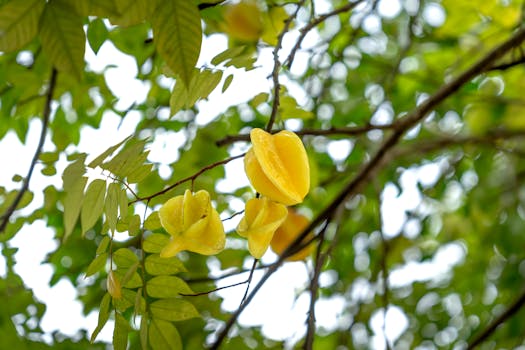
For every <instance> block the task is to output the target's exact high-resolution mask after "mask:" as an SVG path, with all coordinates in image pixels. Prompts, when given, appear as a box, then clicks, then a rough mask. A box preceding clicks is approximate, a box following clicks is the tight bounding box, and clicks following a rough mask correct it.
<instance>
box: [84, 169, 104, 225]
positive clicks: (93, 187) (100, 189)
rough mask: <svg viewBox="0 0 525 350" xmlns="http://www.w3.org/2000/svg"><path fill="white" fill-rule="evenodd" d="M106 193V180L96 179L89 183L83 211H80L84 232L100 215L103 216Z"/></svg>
mask: <svg viewBox="0 0 525 350" xmlns="http://www.w3.org/2000/svg"><path fill="white" fill-rule="evenodd" d="M105 195H106V180H101V179H96V180H93V182H91V183H90V184H89V186H88V188H87V190H86V195H85V196H84V201H83V203H82V211H81V212H80V223H81V224H82V234H84V233H86V232H87V230H89V229H90V228H92V227H93V225H95V223H96V222H97V220H98V219H99V218H100V216H102V212H103V211H104V197H105Z"/></svg>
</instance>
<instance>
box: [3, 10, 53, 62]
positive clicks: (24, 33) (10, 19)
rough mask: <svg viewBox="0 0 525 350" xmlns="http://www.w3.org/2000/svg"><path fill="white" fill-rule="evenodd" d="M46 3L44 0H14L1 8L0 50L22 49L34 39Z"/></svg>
mask: <svg viewBox="0 0 525 350" xmlns="http://www.w3.org/2000/svg"><path fill="white" fill-rule="evenodd" d="M45 5H46V2H45V1H44V0H12V1H10V2H8V3H7V4H5V5H4V6H2V7H1V8H0V51H3V52H12V51H16V50H20V49H21V48H23V47H24V46H25V45H27V44H28V43H29V42H30V41H31V40H33V38H34V37H35V36H36V35H37V33H38V23H39V21H40V16H41V15H42V12H43V11H44V7H45Z"/></svg>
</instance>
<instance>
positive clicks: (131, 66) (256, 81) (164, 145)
mask: <svg viewBox="0 0 525 350" xmlns="http://www.w3.org/2000/svg"><path fill="white" fill-rule="evenodd" d="M386 3H387V1H380V2H379V10H380V12H381V13H382V14H383V15H384V17H388V16H394V15H395V14H396V13H397V12H399V9H400V6H401V2H400V1H397V0H396V1H389V5H386ZM410 3H411V1H405V6H409V5H410ZM318 4H319V8H318V9H317V10H318V12H320V13H322V12H326V11H328V10H329V6H330V5H329V4H328V2H324V1H320V2H318ZM407 4H408V5H407ZM428 11H438V12H439V9H430V10H428ZM432 17H435V16H432ZM365 23H366V26H367V28H368V31H369V32H374V31H377V30H378V29H380V20H378V18H372V17H371V18H370V19H367V22H365ZM296 35H297V33H295V34H290V35H288V36H287V37H286V40H285V43H284V46H285V47H290V45H291V43H293V42H294V41H293V40H294V38H296ZM317 39H318V38H317V37H316V34H315V31H312V33H311V34H310V35H309V36H308V37H307V38H306V40H305V45H306V46H308V43H309V42H311V43H313V42H316V41H317ZM226 47H227V41H226V39H225V37H223V36H221V35H213V36H211V37H209V38H205V41H204V43H203V45H202V52H201V56H200V58H199V62H198V64H197V66H202V65H203V64H205V63H206V62H209V61H210V60H211V58H212V57H213V56H215V55H216V54H217V53H218V52H220V51H222V50H224V49H225V48H226ZM305 55H306V53H304V52H299V53H298V54H297V56H296V58H295V64H294V66H293V70H292V73H294V74H301V72H302V71H303V70H304V69H306V62H307V60H306V56H305ZM285 56H286V50H284V52H283V57H285ZM86 61H87V63H88V66H89V67H90V69H92V70H95V71H102V70H103V69H104V67H106V66H108V65H114V66H115V67H114V68H109V69H107V71H106V73H105V76H106V81H107V83H108V86H109V87H110V89H111V90H112V91H113V93H114V94H115V95H116V96H118V97H119V102H118V104H117V108H118V109H121V110H124V109H126V108H128V107H129V106H130V105H131V104H132V103H134V102H135V101H141V100H142V99H144V98H145V96H146V94H147V87H145V86H144V85H143V84H142V83H141V82H140V81H139V80H137V79H135V78H134V77H135V76H136V74H137V67H136V64H135V62H134V60H133V59H132V58H131V57H129V56H127V55H124V54H122V53H120V52H119V51H118V50H116V49H115V48H114V47H113V45H112V44H110V43H105V44H104V45H103V46H102V48H101V49H100V51H99V53H98V54H97V55H95V54H94V53H93V52H92V51H91V50H90V49H89V47H86ZM272 63H273V62H272V52H271V51H270V50H269V49H268V50H263V51H262V54H261V57H260V59H259V61H258V62H257V64H256V65H257V66H259V68H257V69H255V70H252V71H250V72H240V71H238V70H236V71H235V73H236V76H235V79H234V80H233V83H232V85H231V86H230V87H229V89H228V90H227V91H226V93H224V94H221V93H220V92H219V91H215V92H213V93H212V94H211V95H210V98H209V100H208V101H203V102H200V103H199V114H198V116H197V122H198V123H202V124H205V123H207V122H209V121H210V120H212V119H213V118H214V117H216V116H217V115H218V113H221V112H222V111H225V110H226V109H227V107H228V106H230V105H235V104H239V103H242V102H245V101H248V100H249V99H250V98H252V97H253V96H255V95H257V94H258V93H260V92H269V91H270V89H271V87H272V85H271V81H270V80H269V79H268V76H269V74H270V72H271V70H272V68H273V66H272ZM232 71H233V68H232ZM228 73H229V72H225V74H224V75H223V76H224V77H226V76H227V75H228ZM283 82H284V83H285V84H287V86H288V89H289V91H290V93H291V94H292V95H293V96H294V97H296V99H297V100H298V102H299V103H305V102H306V96H305V93H304V91H303V90H302V89H301V88H300V87H298V86H296V85H294V84H292V83H289V82H287V81H286V80H283ZM166 83H170V82H169V81H168V80H167V81H166ZM219 86H221V84H219ZM139 119H140V115H138V113H137V112H132V113H129V114H128V115H127V116H126V118H124V120H123V121H122V120H121V118H120V117H118V116H116V115H114V114H111V113H108V114H107V115H105V116H104V118H103V122H102V124H101V127H100V128H99V129H93V128H91V127H85V128H84V129H83V130H82V134H81V141H80V144H79V146H78V151H79V152H86V153H88V154H90V155H97V154H100V153H101V152H103V151H104V150H105V149H106V148H108V147H109V146H112V145H113V144H115V143H116V142H118V141H120V140H122V139H124V138H125V137H126V136H128V135H129V134H131V133H132V132H133V131H134V128H135V125H136V124H137V123H138V121H139ZM387 119H388V118H387ZM385 122H386V121H385ZM288 123H289V124H287V127H289V128H291V129H292V130H293V129H297V128H299V127H300V123H298V122H296V121H293V120H291V121H289V122H288ZM40 128H41V125H40V122H39V121H37V120H34V121H33V122H32V123H31V124H30V128H29V134H28V137H27V142H26V144H21V143H20V142H19V140H18V139H17V137H16V136H15V134H14V133H8V134H7V135H6V136H5V137H4V139H2V140H0V164H10V166H9V171H1V172H0V183H2V184H5V186H6V187H8V188H16V187H18V186H19V184H15V183H13V182H12V181H11V178H12V176H13V175H14V174H21V175H23V174H25V173H26V172H27V167H28V165H29V164H30V161H31V158H32V155H33V152H34V150H35V148H36V144H37V141H38V135H39V133H40ZM175 136H176V135H175ZM92 140H97V142H93V141H92ZM182 142H183V140H181V139H180V138H178V137H174V135H172V134H159V135H156V136H155V139H154V140H153V142H152V143H151V145H150V156H149V159H150V160H151V161H155V162H159V161H160V162H162V161H163V162H164V163H166V164H168V163H170V162H173V161H174V160H175V159H169V158H167V157H166V150H167V149H174V148H178V146H179V145H180V144H182ZM352 146H353V145H352V142H351V141H348V140H340V141H331V142H329V143H328V145H327V147H326V152H327V153H328V154H329V155H330V156H331V157H332V158H333V159H334V160H335V161H342V160H344V159H345V158H346V156H347V155H348V154H349V153H350V152H351V151H352ZM51 147H52V143H51V141H50V140H49V138H48V139H47V140H46V144H45V146H44V150H49V151H52V150H53V149H52V148H51ZM15 155H16V156H15ZM66 165H67V163H66V161H65V158H64V157H62V158H61V159H60V161H59V163H58V164H57V172H58V174H59V175H57V176H55V177H46V176H43V175H41V174H40V172H39V168H38V167H37V169H36V170H35V172H34V176H33V178H32V181H31V184H30V188H31V190H33V191H34V192H35V201H34V204H33V205H32V206H31V207H33V208H34V207H37V206H38V205H39V204H40V203H42V201H43V196H42V194H41V193H39V192H38V189H39V188H44V187H45V186H47V185H49V184H53V185H55V186H56V187H61V179H60V174H61V172H62V170H63V169H64V167H65V166H66ZM445 166H446V164H440V163H430V164H427V165H425V166H423V167H420V168H417V169H416V168H415V169H408V170H406V171H405V172H404V173H403V174H402V175H401V181H400V183H401V188H398V187H396V186H394V185H393V184H387V185H386V186H385V188H384V190H383V192H382V207H381V210H382V219H383V225H384V226H383V233H384V234H385V236H386V237H387V238H391V237H395V236H396V235H399V234H406V235H417V234H418V230H419V228H418V227H417V224H416V223H413V222H412V223H410V221H407V217H406V214H405V211H406V210H407V209H410V210H415V209H420V208H424V207H425V205H428V204H425V203H424V201H423V199H422V197H421V194H420V192H419V191H418V190H417V187H416V184H417V183H419V184H421V185H423V186H431V185H433V183H435V181H437V179H438V178H439V175H440V172H441V170H442V168H443V167H445ZM160 171H163V170H162V169H160ZM165 171H168V170H166V169H165ZM246 185H248V180H247V179H246V177H245V176H244V170H243V165H242V160H237V161H233V162H230V163H229V164H227V165H226V178H225V180H223V181H222V182H221V183H220V185H219V188H220V189H221V190H224V191H228V190H232V189H234V188H236V187H242V186H246ZM237 205H239V206H240V207H242V206H243V203H242V202H240V201H239V203H237ZM31 207H29V208H28V209H25V210H22V211H20V212H19V213H18V215H23V214H24V212H28V210H30V209H31ZM238 219H240V218H237V219H236V220H231V221H229V222H228V223H227V225H229V227H226V229H227V230H228V229H233V228H234V227H235V225H236V223H237V221H238ZM410 225H411V226H410ZM53 236H54V233H53V232H52V230H51V229H49V228H47V227H45V225H44V223H43V222H39V221H37V222H35V223H34V224H32V225H26V226H24V227H23V228H22V230H21V231H20V232H19V233H18V234H17V235H16V237H15V238H14V239H13V240H12V241H11V245H12V246H14V247H18V248H19V252H18V253H17V254H16V260H17V264H16V267H15V270H16V272H17V273H18V274H20V276H21V277H22V278H23V279H24V281H25V283H26V284H27V286H28V287H29V288H31V289H33V291H34V293H35V296H36V297H37V298H38V299H39V300H41V301H43V302H45V303H46V305H47V311H46V313H45V315H44V317H43V319H42V324H41V326H42V328H43V330H44V331H46V332H53V331H55V330H59V331H60V332H61V333H64V334H66V335H74V334H75V333H76V332H77V331H78V329H81V328H82V329H87V330H88V332H89V333H91V332H92V331H93V329H94V328H95V326H96V323H97V314H96V313H91V314H89V315H88V316H87V317H82V316H81V315H82V307H81V304H80V303H79V302H78V301H76V300H75V297H76V290H75V288H74V287H73V285H71V283H70V282H69V281H66V280H65V279H64V280H61V281H60V282H58V283H57V284H56V285H55V286H53V287H52V288H50V287H49V285H48V283H49V280H50V279H51V276H52V272H53V271H52V267H51V266H50V265H48V264H42V261H43V260H44V258H45V256H46V254H47V253H48V252H50V251H53V250H54V249H56V247H57V244H58V243H57V241H56V240H54V239H53ZM360 237H361V238H360ZM354 241H355V242H354V243H355V244H354V248H355V249H356V255H357V256H359V252H360V250H359V249H362V250H361V251H362V253H363V254H362V257H363V258H362V259H356V261H357V263H356V264H357V266H355V267H356V268H357V269H359V268H366V267H367V261H366V256H367V255H366V254H365V251H366V244H367V243H366V240H365V239H364V238H363V237H362V236H360V235H359V234H357V235H356V238H355V240H354ZM363 242H364V243H363ZM360 247H361V248H360ZM464 255H465V251H464V249H463V248H462V247H461V246H460V245H459V244H454V243H452V244H449V245H446V246H443V247H442V248H440V251H439V252H438V254H436V257H435V258H434V260H432V261H429V262H425V263H424V264H417V263H407V264H406V265H405V266H403V267H400V268H397V269H395V270H393V271H392V272H391V274H390V280H389V283H390V284H391V285H392V286H402V285H408V284H410V283H412V282H414V281H416V280H419V281H421V280H430V279H432V278H435V276H440V275H446V274H447V272H448V271H450V269H451V268H452V267H453V265H455V264H457V263H459V262H461V261H462V259H463V258H464ZM275 258H276V257H275V255H274V254H273V253H272V252H268V253H267V254H266V255H265V256H264V257H263V263H265V262H268V263H269V262H272V261H274V260H275ZM2 259H3V257H0V276H2V275H4V274H5V261H2ZM250 264H251V263H249V262H248V265H250ZM307 264H308V265H306V264H304V263H302V262H296V263H287V264H285V265H284V266H283V267H282V268H281V269H280V270H279V271H278V272H277V273H275V275H274V276H273V277H272V278H270V280H269V281H268V282H267V283H266V285H265V286H264V287H263V288H262V290H261V292H260V293H259V294H258V295H257V296H256V297H255V298H254V300H253V301H252V302H251V304H250V305H249V306H248V307H247V309H246V310H245V312H244V313H243V314H242V315H241V317H240V318H239V322H240V323H241V324H243V325H247V326H248V325H252V326H256V325H262V331H263V333H264V334H265V336H267V337H269V338H272V339H277V340H282V339H289V342H290V344H293V342H294V341H296V340H298V339H300V338H301V337H302V336H303V335H304V332H305V330H306V328H305V323H304V322H305V317H306V314H307V310H308V305H309V300H308V296H307V295H306V294H301V295H300V296H299V297H297V296H298V292H299V291H301V290H302V289H303V288H304V286H305V285H306V284H307V283H308V279H309V277H308V271H309V270H308V267H311V266H309V265H311V262H308V263H307ZM246 267H249V266H246ZM210 269H211V273H212V274H218V273H220V271H219V268H218V264H217V263H216V262H215V263H214V260H213V259H210ZM261 275H262V272H261V271H256V272H255V274H254V281H253V282H252V283H253V285H255V284H256V283H257V280H258V279H259V278H260V276H261ZM245 278H246V275H239V276H236V277H232V278H228V279H224V280H221V281H220V282H219V283H218V287H220V286H224V285H228V284H231V283H235V282H239V281H242V280H244V279H245ZM335 281H337V276H336V275H334V272H333V271H325V272H323V273H322V274H321V286H330V285H331V284H333V283H335ZM371 288H373V286H370V285H369V284H368V282H367V281H357V282H356V284H355V287H354V289H353V290H352V291H351V292H352V294H353V295H354V294H355V296H357V297H363V298H366V297H367V295H369V294H370V291H371ZM244 290H245V289H244V286H242V287H235V288H231V289H226V290H222V291H220V292H218V293H217V294H218V295H219V296H221V297H222V298H224V302H223V305H222V306H223V308H224V310H226V311H234V310H235V309H236V308H237V307H238V304H239V301H240V300H241V299H242V295H243V294H244ZM344 306H345V300H344V298H342V297H340V296H339V297H338V296H336V297H331V298H321V299H319V301H318V303H317V305H316V316H317V320H318V324H319V325H321V326H322V327H323V328H325V329H327V330H330V329H336V328H339V327H345V326H348V325H349V324H350V322H351V321H352V320H351V319H349V318H348V317H347V316H344V315H343V314H342V312H341V311H342V309H343V308H344ZM276 315H279V317H275V316H276ZM383 322H384V319H383V311H381V312H380V314H377V315H376V316H375V317H372V319H371V320H370V327H371V329H372V330H373V331H374V333H375V334H376V337H375V340H374V341H373V342H374V348H376V349H383V348H384V335H383ZM386 324H387V327H385V329H386V335H387V337H388V338H389V339H390V340H394V339H396V338H397V337H398V336H399V335H400V334H401V333H402V332H403V331H404V330H405V329H406V328H407V327H408V320H407V318H406V316H405V315H404V313H403V312H402V310H400V309H399V308H398V307H396V306H391V307H389V308H388V310H387V313H386ZM112 327H113V325H112V323H111V322H109V323H108V324H107V325H106V327H105V328H104V329H103V331H102V332H101V334H100V335H99V337H98V339H101V340H106V341H111V337H112ZM358 331H359V330H357V331H356V332H358Z"/></svg>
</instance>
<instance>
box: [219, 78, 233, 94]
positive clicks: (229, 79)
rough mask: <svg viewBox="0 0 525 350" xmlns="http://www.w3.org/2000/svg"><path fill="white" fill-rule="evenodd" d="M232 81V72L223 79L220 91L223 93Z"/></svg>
mask: <svg viewBox="0 0 525 350" xmlns="http://www.w3.org/2000/svg"><path fill="white" fill-rule="evenodd" d="M232 81H233V74H230V75H228V76H227V77H226V79H224V84H223V85H222V93H224V92H225V91H226V90H227V89H228V88H229V87H230V85H231V83H232Z"/></svg>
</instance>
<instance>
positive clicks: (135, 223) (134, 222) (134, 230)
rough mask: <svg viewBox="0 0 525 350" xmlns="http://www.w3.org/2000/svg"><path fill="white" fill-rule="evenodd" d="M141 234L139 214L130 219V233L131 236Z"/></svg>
mask: <svg viewBox="0 0 525 350" xmlns="http://www.w3.org/2000/svg"><path fill="white" fill-rule="evenodd" d="M139 232H140V216H139V215H138V214H135V215H133V216H132V217H131V218H130V219H129V225H128V233H129V235H130V236H136V235H137V234H138V233H139Z"/></svg>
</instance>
